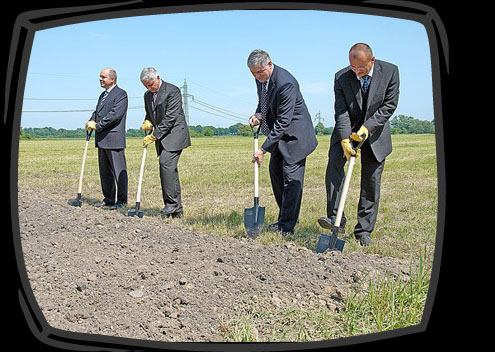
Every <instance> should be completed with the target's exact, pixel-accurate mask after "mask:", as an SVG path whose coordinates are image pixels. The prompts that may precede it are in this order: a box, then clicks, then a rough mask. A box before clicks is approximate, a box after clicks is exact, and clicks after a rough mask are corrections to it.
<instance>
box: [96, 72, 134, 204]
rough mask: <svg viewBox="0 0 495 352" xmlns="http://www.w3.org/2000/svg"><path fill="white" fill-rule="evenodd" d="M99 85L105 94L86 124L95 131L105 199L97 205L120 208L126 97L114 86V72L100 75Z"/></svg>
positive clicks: (123, 187)
mask: <svg viewBox="0 0 495 352" xmlns="http://www.w3.org/2000/svg"><path fill="white" fill-rule="evenodd" d="M100 86H101V87H102V88H103V89H104V91H103V92H102V93H101V94H100V97H99V98H98V103H97V104H96V109H95V111H94V112H93V114H92V116H91V118H90V120H89V121H88V122H86V130H96V133H95V147H97V148H98V167H99V170H100V182H101V188H102V192H103V196H104V199H103V200H102V201H101V202H99V203H97V204H96V206H97V207H102V206H110V207H111V209H119V208H122V207H124V206H125V205H126V204H127V183H128V179H127V166H126V160H125V147H126V140H125V132H126V129H125V124H126V116H127V104H128V98H127V93H126V92H125V90H123V89H121V88H119V87H118V86H117V73H116V72H115V70H114V69H112V68H105V69H103V70H102V71H101V72H100ZM115 185H117V187H115ZM115 196H117V201H115Z"/></svg>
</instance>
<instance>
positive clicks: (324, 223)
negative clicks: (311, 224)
mask: <svg viewBox="0 0 495 352" xmlns="http://www.w3.org/2000/svg"><path fill="white" fill-rule="evenodd" d="M345 222H346V219H342V220H340V226H339V232H340V233H345ZM318 224H319V225H320V226H321V227H323V228H324V229H327V230H333V228H334V225H333V222H332V220H331V219H330V218H327V217H324V216H323V217H321V218H319V219H318Z"/></svg>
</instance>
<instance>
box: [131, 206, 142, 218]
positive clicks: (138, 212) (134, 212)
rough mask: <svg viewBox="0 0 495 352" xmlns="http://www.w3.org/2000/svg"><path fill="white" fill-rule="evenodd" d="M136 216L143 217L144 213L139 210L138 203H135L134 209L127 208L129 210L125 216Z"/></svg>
mask: <svg viewBox="0 0 495 352" xmlns="http://www.w3.org/2000/svg"><path fill="white" fill-rule="evenodd" d="M136 215H137V216H138V217H140V218H142V217H143V215H144V213H143V212H142V211H141V210H139V203H136V208H134V210H132V209H129V211H128V212H127V216H136Z"/></svg>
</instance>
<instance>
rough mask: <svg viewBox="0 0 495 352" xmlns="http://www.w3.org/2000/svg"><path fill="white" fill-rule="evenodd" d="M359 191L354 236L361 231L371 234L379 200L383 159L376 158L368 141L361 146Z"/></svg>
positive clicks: (360, 233) (359, 234)
mask: <svg viewBox="0 0 495 352" xmlns="http://www.w3.org/2000/svg"><path fill="white" fill-rule="evenodd" d="M359 158H360V159H361V193H360V196H359V204H358V211H357V216H358V223H357V225H356V226H355V228H354V234H355V236H356V237H360V236H361V235H362V234H363V233H368V234H371V232H372V231H373V230H374V228H375V223H376V217H377V215H378V205H379V201H380V183H381V177H382V173H383V169H384V167H385V160H383V161H381V162H379V161H377V160H376V158H375V156H374V155H373V151H372V150H371V146H370V144H369V142H366V143H364V144H363V147H362V148H361V156H360V157H359Z"/></svg>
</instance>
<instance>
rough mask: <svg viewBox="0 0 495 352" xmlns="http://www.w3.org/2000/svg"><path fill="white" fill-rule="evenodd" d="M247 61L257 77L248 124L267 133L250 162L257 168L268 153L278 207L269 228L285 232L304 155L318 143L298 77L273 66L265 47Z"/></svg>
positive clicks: (298, 193) (296, 206) (294, 216)
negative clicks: (254, 97) (254, 107)
mask: <svg viewBox="0 0 495 352" xmlns="http://www.w3.org/2000/svg"><path fill="white" fill-rule="evenodd" d="M247 65H248V67H249V70H250V71H251V73H252V74H253V76H254V78H255V83H256V87H257V92H258V98H259V102H258V107H257V108H256V112H255V114H254V115H253V116H251V117H250V119H249V124H250V125H251V126H257V125H259V124H261V126H260V128H261V131H262V132H263V134H264V135H265V136H266V140H265V141H264V143H263V144H262V146H261V148H260V149H259V150H257V151H255V153H254V156H253V162H256V163H258V165H259V166H261V163H262V161H263V156H264V154H265V153H266V152H270V154H271V157H270V164H269V172H270V180H271V183H272V189H273V194H274V195H275V200H276V202H277V205H278V207H279V210H280V211H279V215H278V219H277V222H275V223H274V224H270V225H268V228H269V229H270V230H275V231H281V233H282V236H286V235H289V234H293V233H294V227H295V225H296V223H297V220H298V217H299V211H300V208H301V200H302V193H303V181H304V170H305V166H306V157H307V156H308V155H309V154H311V153H312V152H313V151H314V150H315V149H316V146H317V145H318V142H317V140H316V135H315V130H314V127H313V122H312V121H311V115H310V114H309V111H308V108H307V107H306V104H305V102H304V99H303V96H302V94H301V91H300V90H299V84H298V82H297V81H296V79H295V78H294V77H293V76H292V75H291V74H290V73H289V72H288V71H286V70H285V69H283V68H282V67H279V66H276V65H274V64H273V62H272V60H271V58H270V56H269V55H268V53H267V52H265V51H263V50H254V51H253V52H251V54H250V55H249V57H248V60H247Z"/></svg>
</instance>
